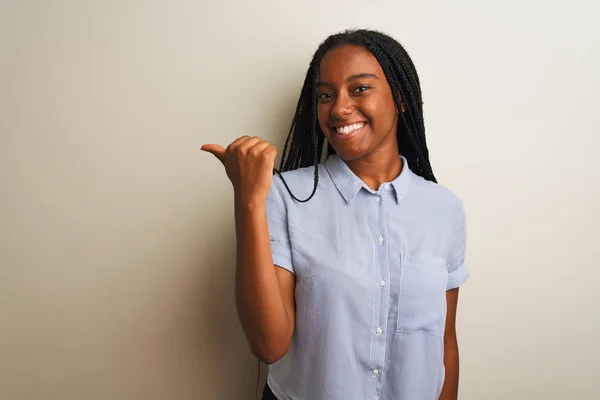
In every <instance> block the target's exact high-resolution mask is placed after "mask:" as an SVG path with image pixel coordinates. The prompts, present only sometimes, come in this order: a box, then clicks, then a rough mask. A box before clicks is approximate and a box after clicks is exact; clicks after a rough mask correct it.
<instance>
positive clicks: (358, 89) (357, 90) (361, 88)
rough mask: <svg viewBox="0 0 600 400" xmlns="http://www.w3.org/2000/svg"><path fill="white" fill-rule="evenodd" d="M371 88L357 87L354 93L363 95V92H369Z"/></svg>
mask: <svg viewBox="0 0 600 400" xmlns="http://www.w3.org/2000/svg"><path fill="white" fill-rule="evenodd" d="M370 88H371V87H370V86H365V85H362V86H357V87H356V88H355V89H354V92H355V93H362V92H365V91H367V90H369V89H370Z"/></svg>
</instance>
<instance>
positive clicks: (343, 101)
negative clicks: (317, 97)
mask: <svg viewBox="0 0 600 400" xmlns="http://www.w3.org/2000/svg"><path fill="white" fill-rule="evenodd" d="M353 111H354V106H353V104H352V99H351V98H350V96H348V95H347V94H344V93H340V94H339V95H338V96H337V98H336V100H335V103H333V108H332V109H331V116H332V117H333V118H337V119H339V118H342V117H345V116H347V115H350V114H352V112H353Z"/></svg>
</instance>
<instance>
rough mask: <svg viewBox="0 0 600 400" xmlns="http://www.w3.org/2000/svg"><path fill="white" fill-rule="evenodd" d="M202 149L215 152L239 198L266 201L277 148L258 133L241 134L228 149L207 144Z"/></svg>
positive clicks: (239, 199) (245, 201) (253, 201)
mask: <svg viewBox="0 0 600 400" xmlns="http://www.w3.org/2000/svg"><path fill="white" fill-rule="evenodd" d="M201 150H203V151H206V152H209V153H211V154H213V155H214V156H215V157H216V158H218V159H219V161H221V163H223V166H224V167H225V171H226V172H227V176H228V177H229V180H230V181H231V183H232V184H233V190H234V193H235V197H236V201H240V202H242V203H244V204H249V203H255V202H261V203H262V202H266V200H267V196H268V195H269V190H270V188H271V183H272V179H273V167H274V164H275V157H276V156H277V148H276V147H275V146H273V145H272V144H271V143H269V142H267V141H266V140H262V139H261V138H259V137H256V136H252V137H250V136H242V137H240V138H238V139H236V140H234V141H233V142H232V143H231V144H230V145H229V146H227V148H226V149H224V148H223V147H222V146H219V145H218V144H205V145H204V146H202V147H201Z"/></svg>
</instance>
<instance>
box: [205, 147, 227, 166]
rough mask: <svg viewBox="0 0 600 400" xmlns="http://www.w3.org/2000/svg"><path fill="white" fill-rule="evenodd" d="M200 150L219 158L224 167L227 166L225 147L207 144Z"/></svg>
mask: <svg viewBox="0 0 600 400" xmlns="http://www.w3.org/2000/svg"><path fill="white" fill-rule="evenodd" d="M200 150H202V151H206V152H207V153H211V154H212V155H213V156H215V157H217V159H218V160H219V161H221V163H223V165H225V149H224V148H223V146H220V145H218V144H205V145H203V146H202V147H200Z"/></svg>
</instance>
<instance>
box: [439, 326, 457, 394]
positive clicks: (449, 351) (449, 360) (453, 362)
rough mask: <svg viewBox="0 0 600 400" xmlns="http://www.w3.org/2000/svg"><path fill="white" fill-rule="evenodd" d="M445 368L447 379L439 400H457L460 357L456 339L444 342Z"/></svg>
mask: <svg viewBox="0 0 600 400" xmlns="http://www.w3.org/2000/svg"><path fill="white" fill-rule="evenodd" d="M444 366H445V369H446V377H445V379H444V386H443V388H442V393H441V394H440V398H439V400H457V399H458V375H459V373H458V372H459V357H458V341H457V340H456V338H455V337H454V338H450V339H445V340H444Z"/></svg>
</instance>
